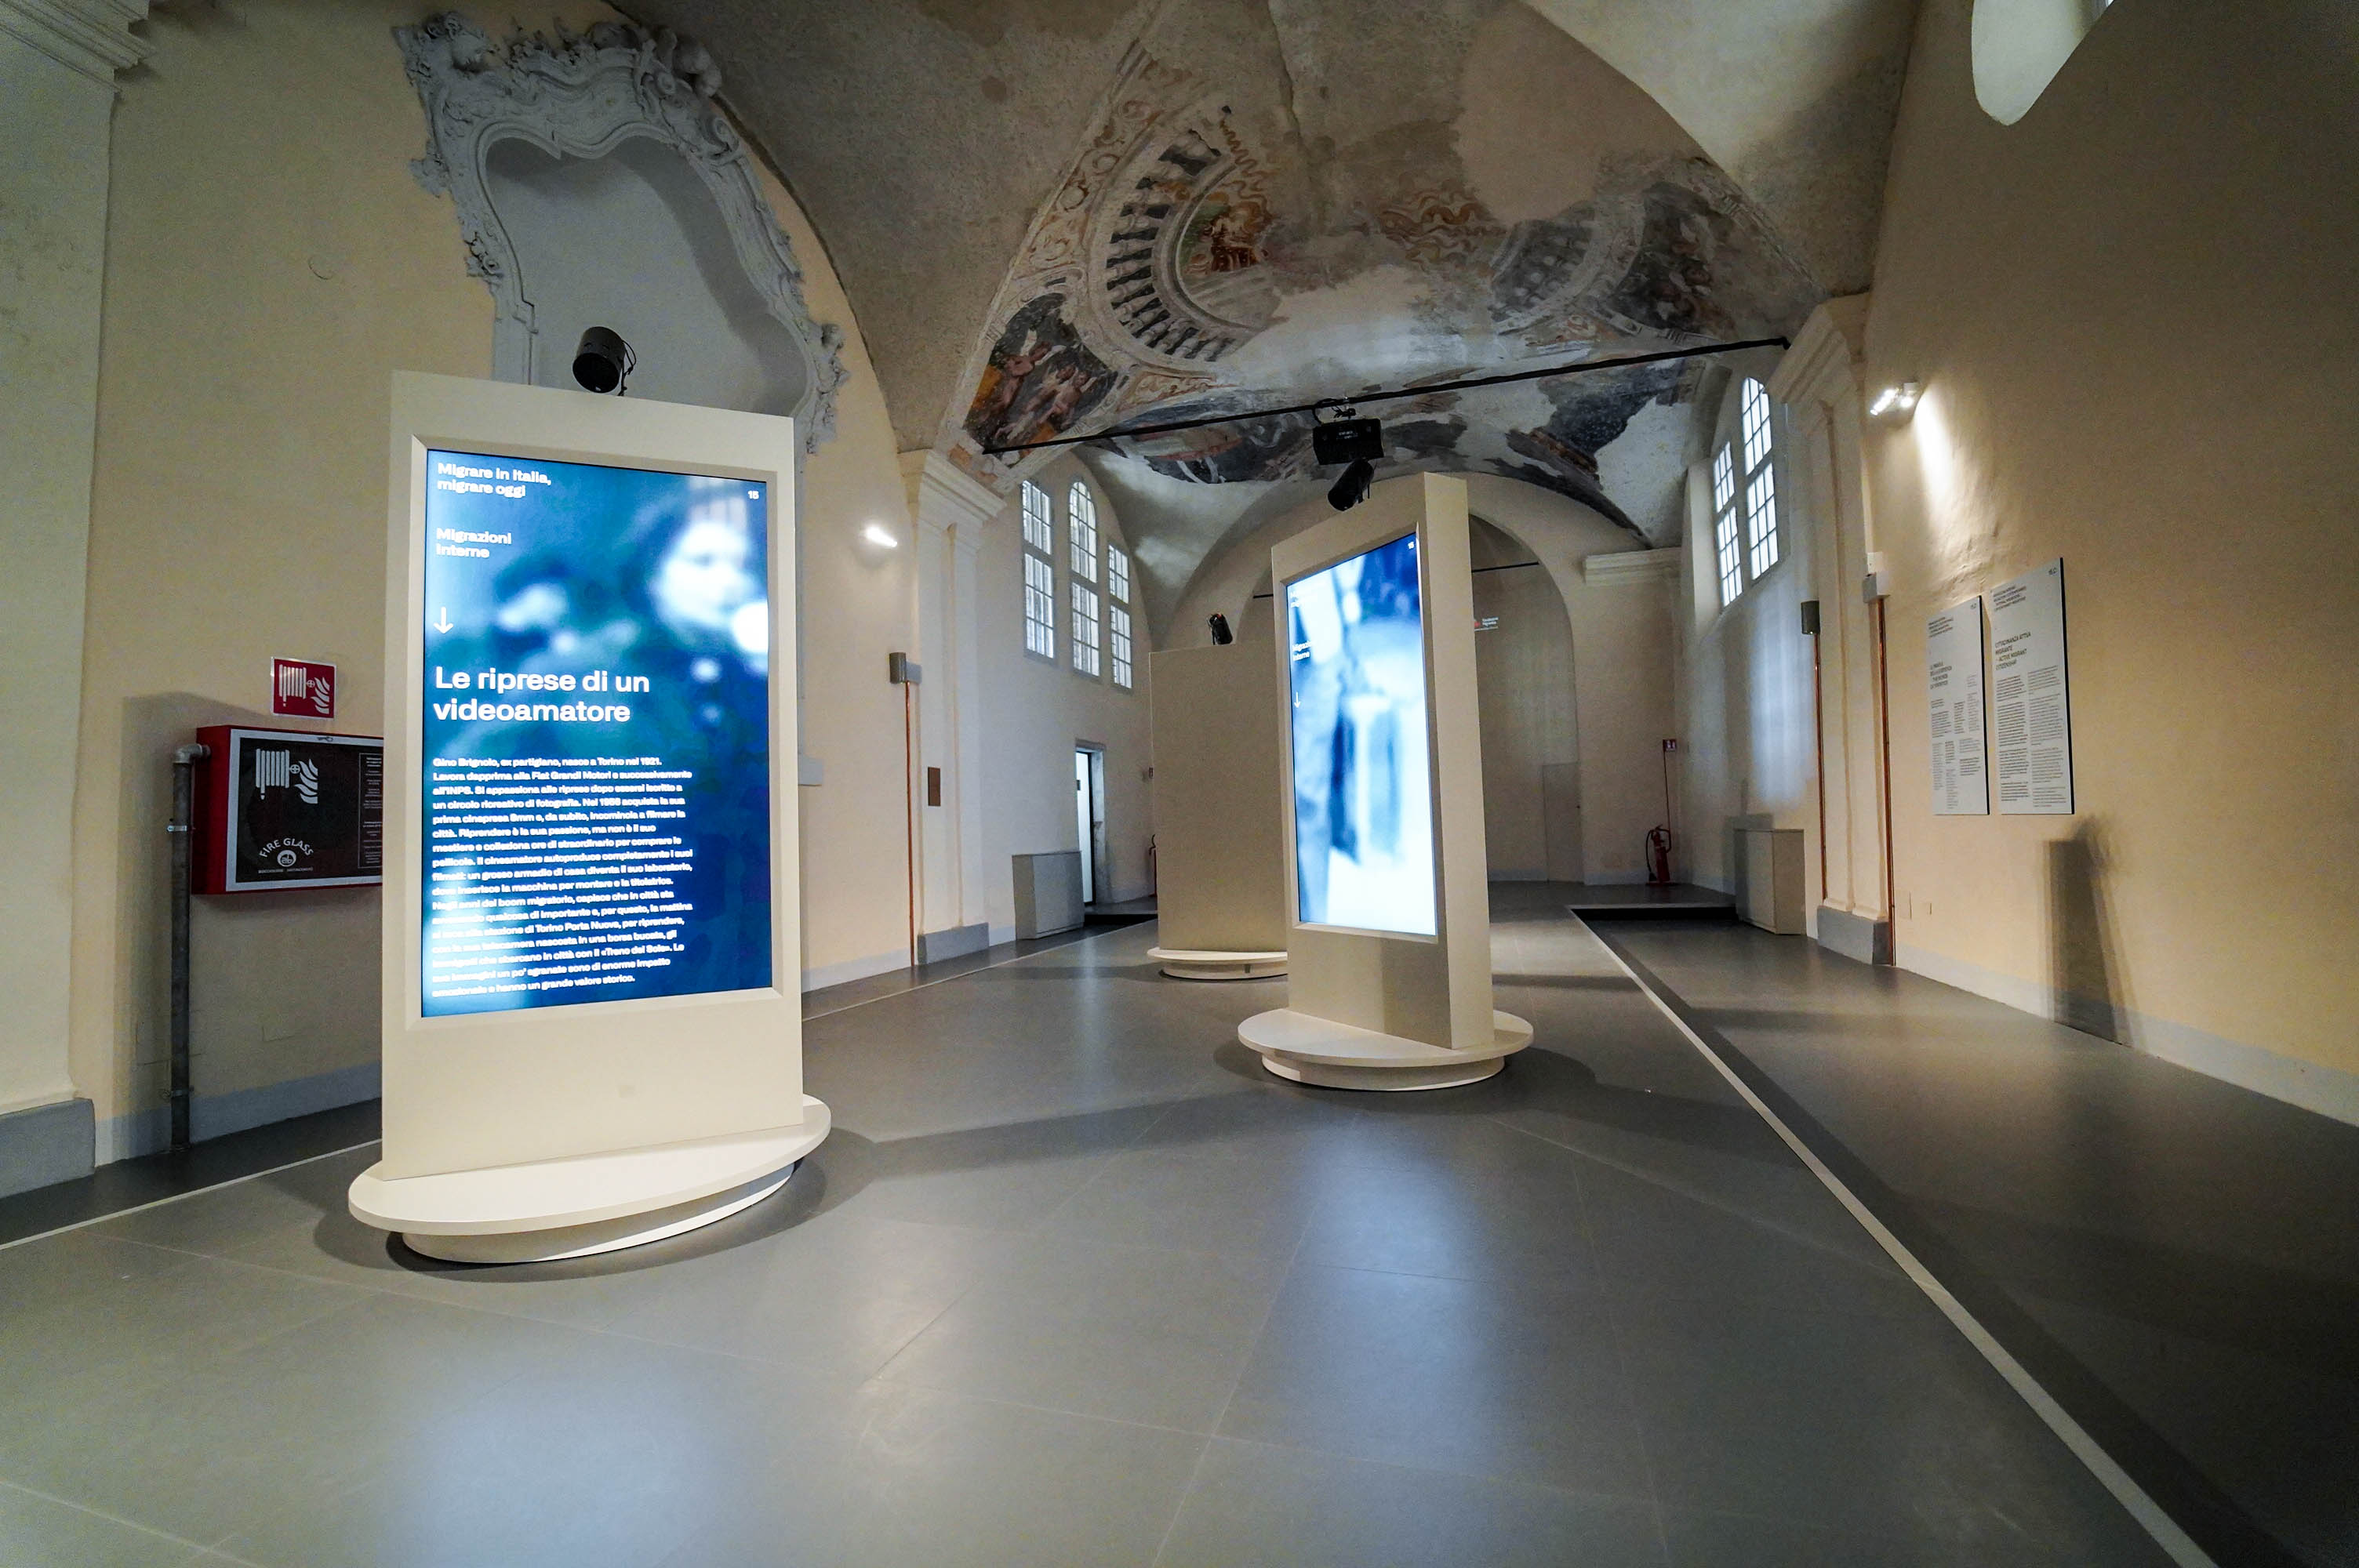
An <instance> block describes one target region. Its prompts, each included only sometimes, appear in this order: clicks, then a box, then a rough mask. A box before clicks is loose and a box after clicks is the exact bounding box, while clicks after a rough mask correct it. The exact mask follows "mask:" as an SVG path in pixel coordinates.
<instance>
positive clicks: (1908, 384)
mask: <svg viewBox="0 0 2359 1568" xmlns="http://www.w3.org/2000/svg"><path fill="white" fill-rule="evenodd" d="M1923 390H1924V389H1923V388H1922V387H1920V386H1919V385H1918V384H1916V383H1915V382H1913V381H1904V382H1902V383H1900V384H1898V385H1897V386H1887V387H1886V388H1885V389H1884V390H1883V391H1882V392H1879V393H1877V394H1876V395H1875V402H1873V403H1871V404H1869V405H1868V406H1867V412H1868V416H1869V417H1871V418H1875V419H1906V418H1908V415H1909V412H1910V410H1912V409H1914V408H1915V407H1916V406H1917V398H1918V395H1919V393H1921V392H1922V391H1923Z"/></svg>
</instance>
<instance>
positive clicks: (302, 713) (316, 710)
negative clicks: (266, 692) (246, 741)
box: [270, 659, 336, 719]
mask: <svg viewBox="0 0 2359 1568" xmlns="http://www.w3.org/2000/svg"><path fill="white" fill-rule="evenodd" d="M270 711H271V712H273V713H277V714H284V715H286V716H288V718H294V719H333V718H334V717H335V716H336V666H335V665H321V664H313V663H311V662H310V661H309V660H306V659H273V660H271V661H270Z"/></svg>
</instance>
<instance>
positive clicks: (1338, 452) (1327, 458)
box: [1310, 403, 1385, 512]
mask: <svg viewBox="0 0 2359 1568" xmlns="http://www.w3.org/2000/svg"><path fill="white" fill-rule="evenodd" d="M1320 411H1321V412H1320V416H1319V422H1318V423H1317V424H1316V425H1313V426H1312V427H1311V429H1310V455H1311V458H1312V459H1313V460H1315V461H1316V462H1318V463H1319V464H1320V466H1321V467H1322V468H1323V467H1326V466H1327V465H1329V464H1332V463H1343V464H1345V465H1347V466H1346V467H1345V468H1344V470H1343V475H1342V477H1341V478H1339V479H1337V480H1336V481H1335V483H1334V484H1333V486H1332V488H1330V489H1329V490H1328V492H1327V504H1328V505H1330V506H1332V507H1333V508H1334V509H1335V510H1336V511H1338V512H1349V511H1350V510H1352V508H1353V507H1354V506H1357V505H1359V504H1360V503H1362V502H1363V501H1365V500H1366V499H1368V487H1369V486H1370V485H1372V484H1374V483H1375V479H1376V464H1378V463H1380V462H1382V461H1383V460H1384V457H1385V427H1384V426H1383V425H1382V424H1380V423H1378V422H1377V421H1376V420H1374V419H1363V418H1361V417H1360V416H1359V411H1358V410H1357V409H1355V408H1353V407H1352V406H1349V405H1348V404H1340V403H1330V404H1321V406H1320ZM1327 415H1332V416H1333V417H1332V418H1330V417H1325V416H1327Z"/></svg>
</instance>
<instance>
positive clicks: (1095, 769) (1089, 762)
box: [1073, 746, 1105, 904]
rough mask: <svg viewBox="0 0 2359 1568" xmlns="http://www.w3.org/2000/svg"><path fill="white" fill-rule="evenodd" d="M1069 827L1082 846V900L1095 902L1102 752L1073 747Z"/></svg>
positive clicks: (1101, 846) (1100, 860)
mask: <svg viewBox="0 0 2359 1568" xmlns="http://www.w3.org/2000/svg"><path fill="white" fill-rule="evenodd" d="M1073 826H1074V829H1075V832H1076V835H1077V837H1078V838H1079V840H1080V842H1081V846H1082V903H1085V904H1088V903H1097V902H1098V900H1099V897H1100V894H1101V889H1100V877H1101V875H1102V872H1103V867H1104V864H1105V753H1104V752H1101V751H1099V750H1098V749H1097V748H1095V747H1093V746H1076V747H1074V748H1073Z"/></svg>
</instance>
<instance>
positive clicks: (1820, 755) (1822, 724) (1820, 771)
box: [1810, 631, 1827, 903]
mask: <svg viewBox="0 0 2359 1568" xmlns="http://www.w3.org/2000/svg"><path fill="white" fill-rule="evenodd" d="M1820 637H1821V633H1818V632H1816V631H1813V632H1812V633H1810V730H1811V734H1812V737H1813V744H1814V745H1815V746H1816V747H1817V750H1816V751H1814V752H1811V754H1810V765H1811V771H1812V773H1814V774H1815V784H1814V785H1813V787H1814V789H1815V791H1816V793H1817V795H1818V797H1819V902H1820V903H1825V902H1826V900H1827V693H1826V684H1825V679H1824V677H1823V676H1821V673H1820V669H1821V660H1820V657H1819V650H1820V647H1821V643H1820Z"/></svg>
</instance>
